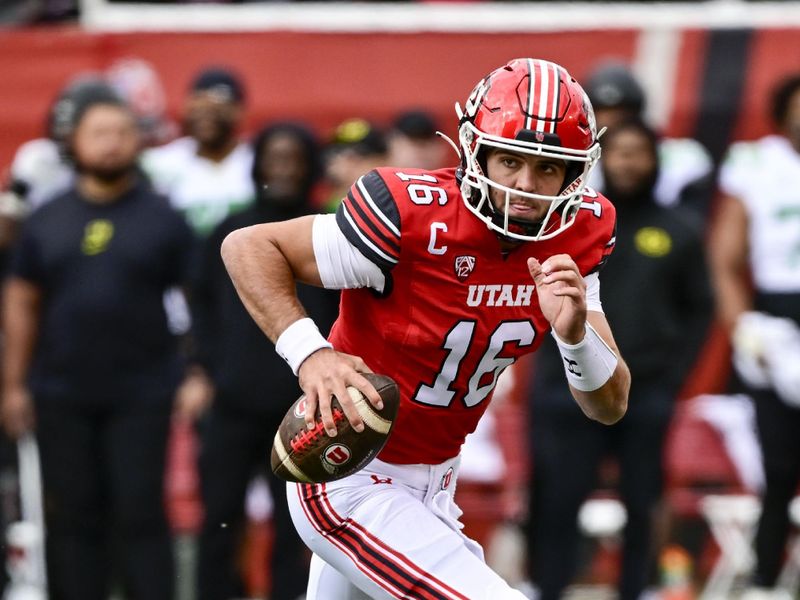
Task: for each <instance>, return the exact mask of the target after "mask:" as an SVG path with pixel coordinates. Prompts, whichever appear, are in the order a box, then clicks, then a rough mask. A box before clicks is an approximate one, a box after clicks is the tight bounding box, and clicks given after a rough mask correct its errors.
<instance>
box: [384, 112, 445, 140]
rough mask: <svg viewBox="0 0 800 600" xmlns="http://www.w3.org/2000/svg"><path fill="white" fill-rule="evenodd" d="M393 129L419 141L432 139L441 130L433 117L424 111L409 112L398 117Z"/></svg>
mask: <svg viewBox="0 0 800 600" xmlns="http://www.w3.org/2000/svg"><path fill="white" fill-rule="evenodd" d="M392 129H393V130H394V131H399V132H400V133H402V134H403V135H405V136H407V137H410V138H413V139H419V140H425V139H430V138H432V137H433V136H435V135H436V131H437V130H438V129H439V127H437V125H436V120H435V119H434V118H433V116H432V115H431V114H430V113H428V112H426V111H424V110H408V111H405V112H402V113H400V114H399V115H397V118H396V119H395V120H394V122H393V123H392Z"/></svg>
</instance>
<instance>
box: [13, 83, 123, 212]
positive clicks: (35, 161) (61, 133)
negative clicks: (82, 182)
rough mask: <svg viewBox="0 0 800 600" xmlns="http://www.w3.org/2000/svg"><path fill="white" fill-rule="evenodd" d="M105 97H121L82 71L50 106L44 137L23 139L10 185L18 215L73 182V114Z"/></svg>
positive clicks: (110, 98)
mask: <svg viewBox="0 0 800 600" xmlns="http://www.w3.org/2000/svg"><path fill="white" fill-rule="evenodd" d="M106 99H108V100H112V101H113V100H118V99H121V97H120V95H119V93H118V92H117V91H116V90H114V88H113V87H111V85H110V84H109V83H108V82H107V81H105V80H104V79H103V78H102V77H101V76H99V75H97V74H94V73H85V74H82V75H79V76H77V77H74V78H72V79H71V80H70V82H69V83H68V84H67V85H66V86H65V87H64V88H63V89H62V90H61V91H60V92H59V94H58V96H57V97H56V98H55V100H54V101H53V103H52V105H51V107H50V111H49V114H48V115H47V122H46V127H45V130H46V135H45V137H41V138H36V139H33V140H30V141H28V142H25V143H24V144H22V145H21V146H20V147H19V148H18V149H17V151H16V153H15V155H14V160H13V162H12V163H11V186H10V188H11V191H12V192H14V193H15V194H16V195H17V196H18V198H19V201H20V203H21V205H20V212H19V218H22V217H24V216H25V215H27V214H28V213H29V212H30V211H32V210H33V209H35V208H37V207H39V206H41V205H42V204H44V203H45V202H46V201H48V200H50V199H52V198H53V197H54V196H56V195H59V194H61V193H63V192H65V191H66V190H67V189H68V188H69V187H70V186H71V185H72V184H73V183H74V178H75V170H74V168H73V164H72V161H71V156H70V154H69V150H68V145H67V142H68V140H69V139H70V137H71V136H72V133H73V128H74V123H75V115H76V114H77V113H79V112H81V111H82V110H83V107H84V106H85V105H86V104H87V103H91V102H94V101H96V100H106Z"/></svg>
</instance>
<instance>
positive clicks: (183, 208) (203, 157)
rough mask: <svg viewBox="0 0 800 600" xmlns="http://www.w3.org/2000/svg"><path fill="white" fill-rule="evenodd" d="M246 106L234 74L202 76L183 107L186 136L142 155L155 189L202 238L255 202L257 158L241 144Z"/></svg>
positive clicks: (210, 71) (217, 71)
mask: <svg viewBox="0 0 800 600" xmlns="http://www.w3.org/2000/svg"><path fill="white" fill-rule="evenodd" d="M244 102H245V89H244V84H243V83H242V81H241V80H240V79H239V77H238V76H237V75H236V74H235V73H233V71H231V70H228V69H225V68H221V67H211V68H207V69H205V70H203V71H201V72H200V73H198V74H197V76H196V77H195V78H194V80H193V81H192V84H191V86H190V89H189V93H188V96H187V98H186V104H185V106H184V113H183V125H184V130H185V133H186V136H185V137H181V138H178V139H177V140H175V141H173V142H170V143H169V144H167V145H165V146H161V147H158V148H152V149H150V150H147V151H146V152H144V154H143V156H142V167H143V168H144V171H145V172H146V173H147V175H148V177H149V178H150V180H151V181H152V183H153V186H154V187H155V189H156V190H157V191H159V192H160V193H162V194H165V195H166V196H167V197H169V199H170V202H171V203H172V205H173V206H174V207H175V208H176V209H178V210H179V211H180V212H181V213H183V214H184V215H185V217H186V219H187V221H188V222H189V224H190V225H191V226H192V228H193V229H194V231H195V232H196V233H197V234H198V235H200V236H207V235H208V234H209V233H211V231H212V230H213V229H214V227H215V226H216V225H218V224H219V223H220V222H221V221H222V220H223V219H224V218H225V217H227V216H228V215H229V214H232V213H235V212H238V211H240V210H242V209H244V208H246V207H247V206H249V205H250V204H251V203H252V201H253V197H254V190H253V182H252V179H251V177H250V172H251V170H252V168H253V153H252V151H251V149H250V146H249V145H248V144H246V143H244V142H241V141H239V128H240V127H241V124H242V119H243V117H244Z"/></svg>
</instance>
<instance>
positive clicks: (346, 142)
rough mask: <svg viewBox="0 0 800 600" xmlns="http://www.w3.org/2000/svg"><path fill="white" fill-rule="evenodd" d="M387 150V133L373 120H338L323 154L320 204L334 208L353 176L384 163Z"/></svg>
mask: <svg viewBox="0 0 800 600" xmlns="http://www.w3.org/2000/svg"><path fill="white" fill-rule="evenodd" d="M387 152H388V147H387V145H386V137H385V136H384V134H383V132H382V131H381V130H380V129H378V127H377V126H376V125H375V124H374V123H370V122H369V121H367V120H366V119H358V118H353V119H347V120H346V121H343V122H342V123H340V124H339V125H338V126H337V127H336V129H335V130H334V132H333V136H332V137H331V139H330V141H329V142H328V144H327V146H326V147H325V150H324V154H323V167H324V173H325V186H324V198H323V208H324V209H325V210H327V211H329V212H334V211H336V209H337V208H338V206H339V203H340V202H341V201H342V198H344V197H345V196H346V195H347V192H349V191H350V186H351V185H353V182H354V181H355V180H357V179H358V178H359V177H361V176H362V175H366V174H367V173H368V172H369V171H371V170H372V169H374V168H375V167H382V166H385V165H386V164H387V162H386V161H387V158H388V155H387Z"/></svg>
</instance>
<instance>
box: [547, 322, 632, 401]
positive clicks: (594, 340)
mask: <svg viewBox="0 0 800 600" xmlns="http://www.w3.org/2000/svg"><path fill="white" fill-rule="evenodd" d="M551 333H552V334H553V337H554V338H555V340H556V343H557V344H558V350H559V351H560V352H561V358H563V359H564V371H565V372H566V374H567V381H569V384H570V385H571V386H572V387H574V388H575V389H576V390H580V391H582V392H593V391H594V390H596V389H599V388H600V387H602V385H603V384H604V383H605V382H606V381H608V380H609V379H610V378H611V375H613V374H614V369H616V368H617V355H616V354H614V351H613V350H612V349H611V348H609V347H608V344H606V343H605V341H603V338H601V337H600V335H599V334H598V333H597V332H596V331H595V330H594V327H592V326H591V325H589V323H586V333H585V334H584V336H583V339H582V340H581V341H580V342H578V343H577V344H567V343H566V342H564V341H562V340H561V339H559V337H558V336H557V335H556V332H555V331H552V332H551Z"/></svg>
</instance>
